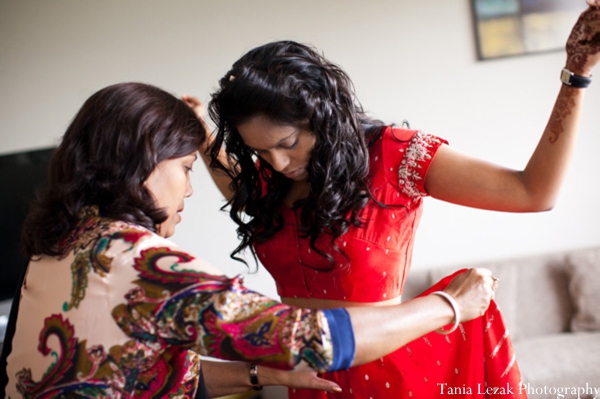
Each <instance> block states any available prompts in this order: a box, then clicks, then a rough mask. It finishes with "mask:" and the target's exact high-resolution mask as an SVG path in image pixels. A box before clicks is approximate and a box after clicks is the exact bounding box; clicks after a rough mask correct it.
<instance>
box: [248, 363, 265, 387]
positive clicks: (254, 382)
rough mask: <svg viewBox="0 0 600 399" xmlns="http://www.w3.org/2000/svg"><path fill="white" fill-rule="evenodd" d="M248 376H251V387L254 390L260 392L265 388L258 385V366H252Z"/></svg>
mask: <svg viewBox="0 0 600 399" xmlns="http://www.w3.org/2000/svg"><path fill="white" fill-rule="evenodd" d="M248 374H249V376H250V385H252V389H254V390H255V391H260V390H261V389H262V388H263V387H262V386H261V385H259V384H258V366H257V365H256V364H251V365H250V370H249V371H248Z"/></svg>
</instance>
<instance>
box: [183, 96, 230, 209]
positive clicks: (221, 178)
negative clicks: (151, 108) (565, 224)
mask: <svg viewBox="0 0 600 399" xmlns="http://www.w3.org/2000/svg"><path fill="white" fill-rule="evenodd" d="M181 99H182V100H183V101H184V102H185V103H186V104H187V105H188V106H189V107H190V108H192V109H193V110H194V112H195V113H196V116H198V119H200V121H201V122H202V125H203V126H204V129H205V130H206V133H207V137H206V140H205V141H204V143H202V146H201V147H200V148H199V149H198V151H199V152H200V155H201V156H202V160H203V161H204V164H205V165H206V169H208V173H210V177H212V179H213V181H214V182H215V184H216V185H217V188H218V189H219V191H220V192H221V194H223V197H225V199H226V200H227V201H229V200H230V199H231V198H232V197H233V192H232V191H231V189H230V188H229V185H230V184H231V178H230V177H229V176H228V175H227V174H226V173H224V172H223V171H219V170H215V169H213V168H211V167H210V155H209V151H210V147H211V145H212V143H213V141H214V137H213V135H212V134H211V129H210V127H209V126H208V124H207V123H206V109H205V107H204V104H203V103H202V102H201V101H200V100H199V99H198V98H196V97H193V96H188V95H183V96H181ZM219 160H220V161H221V164H223V165H229V164H230V163H229V160H228V157H227V154H226V153H225V150H224V149H223V148H221V151H220V152H219Z"/></svg>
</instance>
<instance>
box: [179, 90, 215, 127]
mask: <svg viewBox="0 0 600 399" xmlns="http://www.w3.org/2000/svg"><path fill="white" fill-rule="evenodd" d="M181 99H182V100H183V102H184V103H186V104H187V105H188V106H189V107H190V108H191V109H193V110H194V112H195V113H196V116H197V117H198V119H200V121H201V122H202V124H203V125H204V126H205V127H206V118H205V115H206V107H205V106H204V103H203V102H202V101H200V99H198V98H197V97H194V96H188V95H187V94H184V95H182V96H181ZM208 131H209V130H208V129H207V132H208Z"/></svg>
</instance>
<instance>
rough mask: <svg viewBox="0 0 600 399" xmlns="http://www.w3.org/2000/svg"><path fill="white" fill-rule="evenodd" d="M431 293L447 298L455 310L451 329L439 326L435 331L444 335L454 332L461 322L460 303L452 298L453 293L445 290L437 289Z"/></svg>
mask: <svg viewBox="0 0 600 399" xmlns="http://www.w3.org/2000/svg"><path fill="white" fill-rule="evenodd" d="M431 295H439V296H441V297H442V298H444V299H446V300H447V301H448V302H449V303H450V306H452V310H453V311H454V325H453V326H452V328H451V329H449V330H444V329H441V328H438V329H437V330H435V332H437V333H438V334H443V335H448V334H450V333H452V332H454V330H456V329H457V328H458V324H459V323H460V311H459V310H458V303H456V300H455V299H454V298H452V295H450V294H448V293H446V292H444V291H435V292H432V293H431Z"/></svg>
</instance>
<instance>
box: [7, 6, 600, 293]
mask: <svg viewBox="0 0 600 399" xmlns="http://www.w3.org/2000/svg"><path fill="white" fill-rule="evenodd" d="M582 3H584V1H583V0H582ZM283 38H291V39H295V40H299V41H303V42H307V43H311V44H314V45H315V46H317V47H319V48H320V49H322V50H323V51H324V53H325V55H326V56H327V57H329V58H330V59H331V60H333V61H335V62H337V63H339V64H340V65H342V66H343V67H344V68H345V69H346V70H347V71H348V72H349V74H350V76H351V77H352V78H353V79H354V82H355V85H356V89H357V92H358V94H359V97H360V98H361V100H362V102H363V105H364V106H365V108H366V109H368V110H369V111H370V112H371V113H372V114H373V115H374V116H376V117H378V118H380V119H383V120H385V121H387V122H400V121H401V120H402V119H404V118H406V119H408V120H409V121H410V122H411V125H412V126H413V127H416V128H420V129H423V130H425V131H427V132H431V133H435V134H438V135H440V136H442V137H445V138H447V139H448V140H449V141H450V142H451V144H452V145H453V147H455V148H457V149H459V150H460V151H462V152H464V153H467V154H471V155H473V156H477V157H482V158H485V159H487V160H489V161H492V162H496V163H500V164H502V165H505V166H508V167H514V168H521V167H523V166H524V164H525V163H526V161H527V159H528V156H529V154H530V152H531V151H532V150H533V148H534V146H535V144H536V142H537V140H538V137H539V135H540V134H541V131H542V129H543V128H544V125H545V123H546V120H547V118H548V116H549V113H550V109H551V107H552V104H553V101H554V97H555V95H556V93H557V92H558V90H559V88H560V83H559V81H558V75H559V71H560V69H561V67H562V66H563V63H564V55H563V54H562V53H560V52H554V53H547V54H540V55H532V56H526V57H515V58H510V59H503V60H497V61H488V62H478V61H477V60H476V57H475V49H474V39H473V32H472V28H471V13H470V9H469V2H468V1H467V0H455V1H446V0H432V1H427V2H422V1H407V0H378V1H370V2H365V1H355V0H352V1H334V0H318V1H317V0H307V1H303V2H299V1H282V0H254V1H241V0H240V1H231V0H218V1H217V0H215V1H192V0H187V1H185V0H170V1H157V0H143V1H142V0H102V1H93V0H46V1H33V0H0V153H9V152H13V151H17V150H24V149H33V148H40V147H45V146H49V145H52V144H54V143H56V142H57V140H58V138H59V137H60V135H61V134H62V133H63V131H64V129H65V127H66V126H67V124H68V123H69V121H70V119H71V118H72V117H73V115H74V113H75V112H76V111H77V109H78V108H79V106H80V105H81V104H82V102H83V101H84V100H85V99H86V98H87V97H88V96H89V95H91V94H92V93H93V92H94V91H96V90H98V89H100V88H101V87H103V86H105V85H108V84H112V83H116V82H120V81H129V80H135V81H143V82H147V83H152V84H156V85H158V86H161V87H163V88H165V89H167V90H168V91H171V92H173V93H175V94H183V93H189V94H194V95H197V96H199V97H201V98H202V99H204V100H208V99H209V93H210V91H211V90H212V89H213V88H214V87H215V86H216V81H217V79H218V78H219V77H220V76H221V75H222V74H223V73H224V72H225V71H226V70H227V69H228V68H229V66H230V65H231V63H232V62H234V61H235V60H236V59H237V58H238V57H239V56H241V55H242V54H243V53H244V52H245V51H246V50H248V49H250V48H252V47H254V46H256V45H259V44H262V43H264V42H266V41H270V40H275V39H283ZM597 73H598V74H600V70H599V71H597ZM599 108H600V83H599V82H594V83H593V84H592V86H591V87H590V89H589V92H588V97H587V104H586V109H585V113H584V116H583V119H582V124H581V137H580V140H579V142H578V144H577V148H576V152H575V157H574V160H573V164H572V165H571V168H570V170H569V174H568V176H567V180H566V183H565V185H564V188H563V191H562V195H561V196H560V199H559V201H558V203H557V206H556V208H555V209H554V210H553V211H552V212H549V213H544V214H535V215H508V214H500V213H494V212H483V211H477V210H472V209H466V208H461V207H458V206H454V205H448V204H443V203H440V202H438V201H435V200H431V199H428V200H426V205H425V206H426V209H425V213H424V217H423V222H422V227H421V229H420V231H419V234H418V238H417V242H416V246H415V253H414V267H434V266H437V265H445V264H449V263H450V264H462V263H466V262H470V261H474V260H480V259H490V258H495V257H509V256H516V255H519V254H528V253H538V252H543V251H554V250H560V249H567V248H573V247H584V246H590V245H597V244H600V227H599V222H600V210H599V209H598V204H600V183H598V181H600V179H599V178H598V176H597V175H598V171H599V170H600V157H598V155H597V149H598V148H600V131H599V130H600V128H599V126H600V112H597V111H598V109H599ZM594 110H595V111H594ZM194 178H195V189H196V191H195V195H194V197H192V198H191V199H189V200H188V201H187V204H186V210H185V213H184V221H183V222H182V224H181V225H180V229H179V232H178V233H177V235H176V236H175V237H174V239H175V241H176V242H178V243H179V244H180V245H181V246H183V247H185V248H186V249H189V250H193V251H195V252H196V253H198V254H200V255H201V256H204V257H205V258H207V259H209V260H210V261H211V262H213V263H215V264H216V265H218V266H220V267H222V268H224V269H225V270H226V271H227V273H229V274H233V273H237V272H241V271H243V270H244V266H243V265H240V264H238V263H236V262H233V261H231V260H229V259H228V254H229V251H230V250H231V249H232V248H233V247H234V246H235V245H236V242H237V241H236V236H235V232H234V227H233V224H232V223H231V222H229V220H228V216H227V215H226V214H223V213H219V212H218V211H217V209H218V207H219V206H220V204H221V201H220V198H219V194H218V192H217V191H216V189H215V188H214V186H213V185H212V183H211V182H210V180H209V178H208V175H207V174H206V172H205V171H204V169H203V167H202V165H201V164H198V165H197V166H196V173H195V177H194ZM247 282H248V285H250V286H251V287H253V288H256V289H258V290H260V291H263V292H264V293H267V294H269V295H273V296H274V295H275V291H274V286H273V283H272V281H270V279H269V278H268V275H267V274H266V272H264V271H261V272H260V273H259V274H258V275H254V276H249V277H248V278H247Z"/></svg>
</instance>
